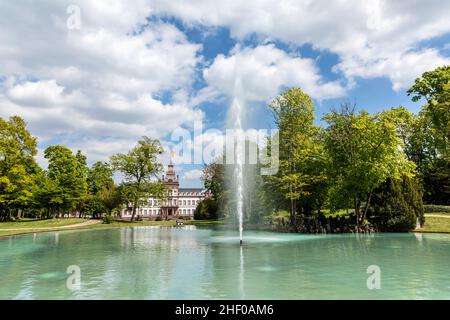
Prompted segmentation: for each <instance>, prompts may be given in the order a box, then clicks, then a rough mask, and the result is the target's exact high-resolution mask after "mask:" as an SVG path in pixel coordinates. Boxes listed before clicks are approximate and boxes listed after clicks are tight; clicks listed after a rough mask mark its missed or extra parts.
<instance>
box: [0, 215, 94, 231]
mask: <svg viewBox="0 0 450 320" xmlns="http://www.w3.org/2000/svg"><path fill="white" fill-rule="evenodd" d="M85 221H88V219H79V218H66V219H47V220H36V219H22V220H19V221H14V222H1V223H0V231H1V230H2V229H23V228H53V227H62V226H68V225H71V224H78V223H82V222H85Z"/></svg>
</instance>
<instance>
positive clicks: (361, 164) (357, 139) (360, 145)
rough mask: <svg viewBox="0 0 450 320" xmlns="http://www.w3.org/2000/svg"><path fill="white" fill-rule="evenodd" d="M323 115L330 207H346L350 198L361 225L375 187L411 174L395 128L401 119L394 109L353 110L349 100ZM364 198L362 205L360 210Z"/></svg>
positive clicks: (410, 167)
mask: <svg viewBox="0 0 450 320" xmlns="http://www.w3.org/2000/svg"><path fill="white" fill-rule="evenodd" d="M324 119H325V120H326V121H327V123H328V127H327V128H326V133H327V135H326V149H327V152H328V157H329V159H330V166H329V174H330V178H331V179H332V180H333V181H334V183H333V186H332V187H331V188H330V199H331V201H330V204H331V206H332V209H335V208H336V207H341V208H347V206H348V205H349V200H350V199H351V202H352V206H353V207H354V210H355V215H356V223H357V226H358V227H361V226H362V225H363V223H364V221H365V218H366V215H367V211H368V209H369V207H370V202H371V197H372V195H373V192H374V190H375V189H376V188H378V187H379V186H380V185H381V184H382V183H384V182H385V181H386V180H387V179H388V178H392V179H399V178H400V177H402V176H404V175H406V176H412V175H413V172H414V165H413V163H412V162H410V161H408V160H407V159H406V155H405V153H404V144H403V141H402V139H401V137H400V133H399V131H398V125H399V123H401V121H402V119H401V118H400V117H399V116H398V112H396V111H395V110H394V111H393V110H387V111H384V112H382V113H377V114H375V115H374V116H371V115H370V114H369V113H368V112H365V111H362V112H360V113H356V112H355V111H354V107H351V106H349V105H348V104H347V105H343V106H342V107H341V110H340V111H336V110H333V111H332V112H331V113H329V114H326V115H325V117H324ZM363 202H364V203H365V209H364V211H363V212H361V210H360V208H361V204H362V203H363Z"/></svg>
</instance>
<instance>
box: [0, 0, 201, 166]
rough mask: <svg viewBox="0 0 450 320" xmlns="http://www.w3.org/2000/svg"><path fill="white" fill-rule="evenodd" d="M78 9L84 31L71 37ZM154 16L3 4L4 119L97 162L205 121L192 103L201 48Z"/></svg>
mask: <svg viewBox="0 0 450 320" xmlns="http://www.w3.org/2000/svg"><path fill="white" fill-rule="evenodd" d="M72 3H74V4H75V5H76V6H78V7H79V9H80V17H81V24H80V29H74V30H72V29H68V28H67V23H66V22H67V19H68V17H69V15H68V14H67V11H66V10H67V7H68V6H69V4H72ZM150 14H151V8H150V6H149V3H148V2H146V1H135V2H133V5H130V3H129V2H128V1H125V0H115V1H108V2H105V3H102V2H99V1H87V0H86V1H84V0H83V1H81V0H80V1H73V2H72V1H71V2H68V1H42V2H39V3H37V2H34V1H26V0H19V1H15V2H14V3H12V2H9V3H6V2H2V3H0V61H2V63H1V64H0V76H1V78H0V105H1V108H0V116H2V117H8V116H11V115H15V114H18V115H20V116H22V117H24V118H25V120H26V121H27V122H28V123H29V126H30V129H31V130H32V132H33V134H36V135H37V136H38V138H39V140H40V141H41V142H44V143H46V141H49V142H52V141H58V140H59V141H63V142H66V143H67V145H68V146H69V147H80V148H81V149H83V150H87V152H88V155H93V158H95V159H97V158H101V156H106V154H107V151H106V150H109V154H111V153H113V152H117V151H125V150H126V149H128V148H130V147H131V145H132V144H128V145H126V144H125V143H122V142H121V141H126V142H127V143H128V142H129V141H136V139H137V138H139V137H141V136H142V135H149V136H152V137H155V138H161V137H163V136H164V135H166V134H167V133H169V132H170V131H171V130H173V129H174V128H176V127H178V126H189V125H190V123H191V122H193V121H194V120H201V119H202V118H203V112H202V111H201V110H200V109H198V107H197V106H196V105H194V104H192V103H191V102H190V101H189V99H190V97H189V94H186V92H187V93H189V91H190V88H191V85H192V83H193V81H194V80H195V73H196V68H197V65H198V63H199V62H200V61H201V57H200V56H199V51H200V49H201V45H199V44H194V43H191V42H189V41H188V39H187V38H186V36H185V34H184V33H183V32H181V31H180V30H179V29H178V28H176V27H175V26H174V25H172V24H168V23H163V22H160V21H154V22H149V21H147V19H146V17H148V16H149V15H150ZM165 92H170V95H171V98H170V99H166V100H162V99H161V98H160V97H161V96H164V93H165ZM124 148H126V149H125V150H124ZM101 150H104V152H103V151H101Z"/></svg>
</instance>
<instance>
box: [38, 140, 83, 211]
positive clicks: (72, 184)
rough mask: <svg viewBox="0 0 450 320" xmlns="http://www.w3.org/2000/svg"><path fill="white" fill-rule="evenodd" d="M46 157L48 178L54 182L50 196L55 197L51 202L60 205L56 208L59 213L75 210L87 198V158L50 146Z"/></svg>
mask: <svg viewBox="0 0 450 320" xmlns="http://www.w3.org/2000/svg"><path fill="white" fill-rule="evenodd" d="M44 155H45V158H46V159H47V160H48V178H49V179H50V180H51V181H52V183H51V185H52V189H51V193H50V194H53V195H54V197H55V198H54V199H52V200H51V202H52V203H55V204H57V203H59V204H60V205H59V207H57V208H56V209H57V210H59V211H63V212H67V211H70V210H74V209H75V208H76V207H77V206H78V205H79V204H81V203H82V201H83V199H84V197H85V196H86V191H87V182H86V168H85V158H83V156H82V155H81V153H80V152H78V153H77V155H73V153H72V151H70V150H69V149H67V148H66V147H63V146H50V147H48V148H47V149H45V151H44ZM83 159H84V161H83ZM49 185H50V184H49ZM54 188H56V189H54Z"/></svg>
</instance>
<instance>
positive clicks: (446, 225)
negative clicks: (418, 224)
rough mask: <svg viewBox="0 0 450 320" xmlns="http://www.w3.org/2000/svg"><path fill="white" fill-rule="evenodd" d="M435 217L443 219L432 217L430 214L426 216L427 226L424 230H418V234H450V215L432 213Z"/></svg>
mask: <svg viewBox="0 0 450 320" xmlns="http://www.w3.org/2000/svg"><path fill="white" fill-rule="evenodd" d="M430 214H431V215H433V216H437V215H441V216H443V217H430V216H428V214H426V215H425V225H424V227H423V228H422V229H420V230H417V231H418V232H442V233H450V218H448V215H443V214H441V213H430Z"/></svg>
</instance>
